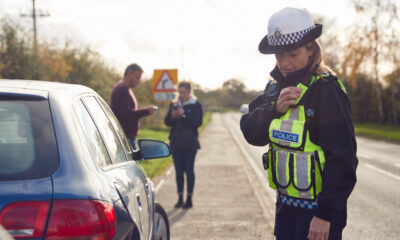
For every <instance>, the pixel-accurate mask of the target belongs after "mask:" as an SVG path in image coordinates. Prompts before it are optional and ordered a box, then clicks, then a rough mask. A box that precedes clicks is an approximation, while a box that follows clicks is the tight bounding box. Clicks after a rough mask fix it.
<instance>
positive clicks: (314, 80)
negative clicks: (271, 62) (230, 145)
mask: <svg viewBox="0 0 400 240" xmlns="http://www.w3.org/2000/svg"><path fill="white" fill-rule="evenodd" d="M321 33H322V25H320V24H314V22H313V20H312V17H311V15H310V13H309V12H308V11H307V10H305V9H297V8H284V9H282V10H281V11H279V12H277V13H275V14H274V15H272V16H271V17H270V19H269V22H268V34H267V35H266V36H265V37H264V38H263V39H262V41H261V42H260V44H259V51H260V52H261V53H263V54H275V57H276V66H275V68H274V69H273V70H272V72H271V73H270V75H271V79H270V81H269V82H268V84H267V86H266V88H265V91H264V92H263V93H262V94H261V95H259V96H258V97H257V98H255V99H254V100H253V101H252V102H251V103H250V104H249V112H248V113H247V114H244V115H243V116H242V118H241V121H240V127H241V130H242V132H243V135H244V136H245V138H246V140H247V142H249V143H250V144H252V145H257V146H264V145H267V144H268V146H269V147H268V153H267V154H266V159H265V165H266V166H265V167H266V168H267V169H268V181H269V186H270V187H272V188H273V189H276V190H277V203H276V215H275V231H274V233H275V236H276V239H278V240H281V239H288V240H294V239H307V238H308V239H310V240H314V239H326V240H327V239H341V238H342V237H341V236H342V230H343V228H344V227H345V225H346V212H347V209H346V208H347V199H348V197H349V195H350V193H351V191H352V190H353V188H354V185H355V183H356V168H357V164H358V159H357V156H356V148H357V147H356V140H355V136H354V129H353V124H352V121H351V115H350V104H349V101H348V98H347V94H346V90H345V89H344V87H343V85H342V84H341V82H340V81H339V80H338V79H337V78H336V76H335V75H334V74H333V72H332V71H331V70H330V69H329V67H327V66H326V65H324V62H323V60H322V50H321V47H320V45H319V43H318V41H317V40H316V39H317V38H318V37H319V36H320V35H321Z"/></svg>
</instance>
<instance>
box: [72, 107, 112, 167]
mask: <svg viewBox="0 0 400 240" xmlns="http://www.w3.org/2000/svg"><path fill="white" fill-rule="evenodd" d="M76 106H77V107H76V113H77V116H78V119H79V122H80V124H81V126H82V130H83V132H84V135H85V137H86V140H87V142H88V146H87V147H88V149H89V153H90V155H91V157H92V158H93V159H94V160H95V161H96V163H97V164H98V165H99V167H105V166H107V165H110V164H111V160H110V157H109V156H108V153H107V149H106V146H105V145H104V142H103V140H102V139H101V136H100V133H99V131H98V130H97V128H96V125H95V124H94V122H93V120H92V118H91V117H90V115H89V113H88V111H87V110H86V108H85V106H84V105H83V103H82V102H81V101H78V102H77V104H76Z"/></svg>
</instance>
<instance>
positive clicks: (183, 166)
mask: <svg viewBox="0 0 400 240" xmlns="http://www.w3.org/2000/svg"><path fill="white" fill-rule="evenodd" d="M196 153H197V150H194V151H172V157H173V159H174V165H175V172H176V185H177V186H178V194H179V196H182V195H183V186H184V172H185V173H186V179H187V195H188V196H192V194H193V188H194V159H195V157H196Z"/></svg>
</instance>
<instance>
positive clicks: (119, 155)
mask: <svg viewBox="0 0 400 240" xmlns="http://www.w3.org/2000/svg"><path fill="white" fill-rule="evenodd" d="M83 102H84V104H85V106H86V107H87V109H88V111H89V112H90V114H91V116H92V118H93V120H94V122H95V123H96V125H97V127H98V130H99V132H100V134H101V136H102V138H103V140H104V143H105V145H106V147H107V149H108V152H109V154H110V158H111V162H112V165H111V166H109V167H107V168H106V169H107V171H106V173H107V174H108V175H110V176H112V177H113V178H114V179H115V186H116V188H117V190H118V192H119V194H120V195H121V197H122V200H123V202H124V204H125V206H126V207H127V209H128V211H129V213H130V214H131V216H132V218H133V219H134V221H135V222H136V224H137V225H138V226H137V227H138V228H140V231H141V233H142V237H143V239H148V238H149V236H150V224H149V223H150V221H151V219H150V216H151V214H149V212H151V204H149V189H148V188H147V185H146V175H145V174H144V173H143V171H142V169H141V168H140V167H139V166H138V165H137V163H136V162H135V161H132V149H131V146H130V144H129V142H128V140H127V139H126V137H125V135H124V133H123V130H122V128H121V127H120V125H119V123H118V121H117V120H116V119H115V116H114V115H113V114H112V112H111V111H110V109H109V108H108V106H107V105H106V104H105V103H104V101H102V100H101V99H100V98H96V97H94V96H86V97H84V98H83Z"/></svg>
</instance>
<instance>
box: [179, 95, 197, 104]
mask: <svg viewBox="0 0 400 240" xmlns="http://www.w3.org/2000/svg"><path fill="white" fill-rule="evenodd" d="M196 101H197V99H196V97H195V96H193V95H191V96H190V98H189V100H187V101H186V102H184V103H182V101H181V100H180V99H179V100H178V105H179V106H185V105H189V104H195V103H196Z"/></svg>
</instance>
